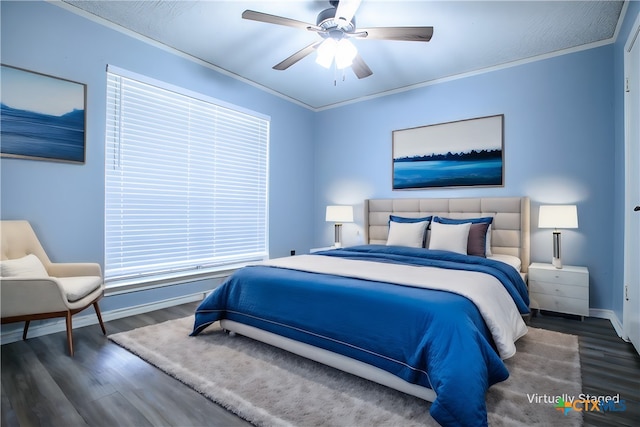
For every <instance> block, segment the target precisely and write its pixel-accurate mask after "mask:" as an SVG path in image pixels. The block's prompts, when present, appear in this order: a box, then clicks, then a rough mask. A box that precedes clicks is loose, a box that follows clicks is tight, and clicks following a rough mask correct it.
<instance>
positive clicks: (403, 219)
mask: <svg viewBox="0 0 640 427" xmlns="http://www.w3.org/2000/svg"><path fill="white" fill-rule="evenodd" d="M432 218H433V216H432V215H429V216H425V217H422V218H407V217H404V216H397V215H389V222H391V221H393V222H400V223H415V222H423V221H426V222H428V224H427V226H426V227H425V228H424V235H423V236H422V247H423V248H424V247H426V244H427V230H428V229H429V225H430V224H431V219H432Z"/></svg>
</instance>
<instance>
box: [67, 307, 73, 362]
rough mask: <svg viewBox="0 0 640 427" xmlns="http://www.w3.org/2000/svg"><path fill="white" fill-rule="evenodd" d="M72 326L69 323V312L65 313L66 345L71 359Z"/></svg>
mask: <svg viewBox="0 0 640 427" xmlns="http://www.w3.org/2000/svg"><path fill="white" fill-rule="evenodd" d="M72 330H73V326H72V323H71V312H68V313H67V343H68V344H69V356H71V357H73V335H72V332H71V331H72Z"/></svg>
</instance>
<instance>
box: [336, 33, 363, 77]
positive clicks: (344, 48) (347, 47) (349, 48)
mask: <svg viewBox="0 0 640 427" xmlns="http://www.w3.org/2000/svg"><path fill="white" fill-rule="evenodd" d="M357 54H358V49H356V47H355V46H354V45H353V43H351V42H350V41H349V40H347V39H341V40H340V41H339V42H338V46H337V49H336V57H335V59H336V67H337V68H338V69H339V70H342V69H344V68H347V67H350V66H351V64H353V59H354V58H355V57H356V55H357Z"/></svg>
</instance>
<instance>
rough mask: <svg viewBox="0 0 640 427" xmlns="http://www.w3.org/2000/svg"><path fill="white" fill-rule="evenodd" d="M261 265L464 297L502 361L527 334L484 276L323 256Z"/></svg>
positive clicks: (505, 296) (496, 285) (507, 299)
mask: <svg viewBox="0 0 640 427" xmlns="http://www.w3.org/2000/svg"><path fill="white" fill-rule="evenodd" d="M262 265H268V266H273V267H280V268H288V269H292V270H300V271H308V272H313V273H322V274H333V275H340V276H346V277H353V278H358V279H365V280H375V281H381V282H389V283H395V284H398V285H404V286H415V287H423V288H428V289H437V290H443V291H449V292H453V293H457V294H459V295H463V296H465V297H467V298H469V299H470V300H471V301H473V302H474V303H475V305H476V306H477V307H478V310H479V311H480V314H481V315H482V317H483V318H484V321H485V323H486V324H487V326H488V328H489V330H490V332H491V334H492V336H493V340H494V342H495V344H496V347H497V349H498V353H499V354H500V357H501V358H502V359H507V358H509V357H511V356H513V355H514V354H515V352H516V347H515V344H514V343H515V341H517V340H518V338H520V337H522V336H523V335H525V334H526V333H527V326H526V324H525V323H524V321H523V320H522V316H521V315H520V313H519V312H518V309H517V307H516V305H515V303H514V302H513V300H512V299H511V296H510V295H509V293H508V292H507V290H506V289H505V288H504V286H503V285H502V283H500V281H499V280H498V279H496V278H495V277H493V276H491V275H489V274H486V273H480V272H474V271H461V270H448V269H441V268H436V267H422V266H409V265H397V264H387V263H378V262H372V261H361V260H352V259H345V258H336V257H330V256H323V255H299V256H295V257H287V258H277V259H273V260H268V261H265V262H264V263H262Z"/></svg>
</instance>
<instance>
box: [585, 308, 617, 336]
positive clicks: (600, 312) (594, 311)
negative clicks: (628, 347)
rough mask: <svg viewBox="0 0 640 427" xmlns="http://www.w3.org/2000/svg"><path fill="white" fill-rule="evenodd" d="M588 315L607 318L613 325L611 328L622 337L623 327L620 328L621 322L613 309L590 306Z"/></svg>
mask: <svg viewBox="0 0 640 427" xmlns="http://www.w3.org/2000/svg"><path fill="white" fill-rule="evenodd" d="M589 316H591V317H597V318H599V319H608V320H609V321H610V322H611V325H613V329H615V330H616V334H618V336H619V337H621V338H622V336H623V331H624V329H623V328H622V322H620V319H618V316H616V314H615V313H614V312H613V310H604V309H601V308H590V309H589Z"/></svg>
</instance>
